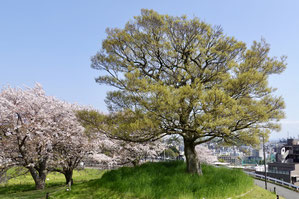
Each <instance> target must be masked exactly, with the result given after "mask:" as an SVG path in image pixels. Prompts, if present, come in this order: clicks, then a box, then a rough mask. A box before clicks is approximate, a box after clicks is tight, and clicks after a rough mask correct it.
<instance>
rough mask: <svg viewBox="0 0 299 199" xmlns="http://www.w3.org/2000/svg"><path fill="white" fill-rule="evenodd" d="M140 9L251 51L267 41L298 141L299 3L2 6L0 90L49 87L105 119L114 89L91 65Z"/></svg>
mask: <svg viewBox="0 0 299 199" xmlns="http://www.w3.org/2000/svg"><path fill="white" fill-rule="evenodd" d="M141 8H148V9H154V10H156V11H158V12H159V13H162V14H169V15H178V16H180V15H183V14H186V15H187V16H189V17H193V16H196V17H199V18H200V19H202V20H204V21H205V22H207V23H210V24H213V25H221V26H222V27H223V28H224V32H225V33H226V34H227V35H229V36H235V37H236V38H237V39H238V40H241V41H244V42H246V43H247V44H248V46H249V45H250V44H251V43H252V41H253V40H260V39H261V37H264V38H265V39H266V41H267V42H268V43H270V45H271V53H270V54H271V56H278V57H279V56H281V55H287V56H288V59H287V63H288V67H287V70H286V71H285V72H284V73H283V74H281V75H279V76H273V77H271V79H270V85H271V86H273V87H276V88H278V91H277V92H276V94H277V95H282V96H283V98H284V99H285V102H286V110H285V111H286V116H287V117H286V119H285V120H283V121H282V131H281V132H279V133H272V135H271V138H273V139H274V138H280V137H286V136H287V135H289V136H295V137H297V136H298V135H299V114H298V113H299V112H298V110H299V106H298V102H299V77H298V74H299V67H298V64H299V12H298V8H299V1H297V0H285V1H281V0H262V1H261V0H250V1H240V0H226V1H223V0H209V1H202V0H197V1H196V0H193V1H192V0H184V1H182V0H180V1H178V0H160V1H157V0H151V1H145V0H144V1H142V0H139V1H138V0H135V1H133V0H126V1H121V0H110V1H108V0H106V1H100V0H97V1H95V0H94V1H92V0H80V1H79V0H63V1H61V0H51V1H40V0H36V1H32V0H26V1H22V0H18V1H17V0H0V87H1V88H2V87H3V86H5V85H11V86H24V85H26V86H33V85H34V83H35V82H39V83H41V84H42V85H43V87H44V89H45V91H46V92H47V94H48V95H53V96H56V97H58V98H60V99H63V100H66V101H69V102H76V103H78V104H82V105H92V106H94V107H95V108H97V109H99V110H101V111H104V112H106V110H107V109H106V105H105V103H104V99H105V96H106V92H107V91H108V90H109V89H110V88H108V87H106V86H101V85H98V84H96V83H95V81H94V78H95V77H96V76H97V75H98V74H99V72H98V71H96V70H93V69H91V68H90V57H91V56H93V55H94V54H95V53H96V52H97V51H98V50H99V49H100V46H101V41H102V40H103V39H104V38H105V37H106V35H105V29H106V28H107V27H120V28H121V27H123V26H124V24H125V23H126V22H127V21H128V20H130V19H132V17H133V16H136V15H139V14H140V9H141Z"/></svg>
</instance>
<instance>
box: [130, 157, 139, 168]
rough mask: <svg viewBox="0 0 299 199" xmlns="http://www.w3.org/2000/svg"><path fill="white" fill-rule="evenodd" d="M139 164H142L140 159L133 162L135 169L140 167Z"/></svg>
mask: <svg viewBox="0 0 299 199" xmlns="http://www.w3.org/2000/svg"><path fill="white" fill-rule="evenodd" d="M139 163H140V158H139V157H138V158H136V159H135V160H133V161H132V164H133V166H134V167H136V166H138V165H139Z"/></svg>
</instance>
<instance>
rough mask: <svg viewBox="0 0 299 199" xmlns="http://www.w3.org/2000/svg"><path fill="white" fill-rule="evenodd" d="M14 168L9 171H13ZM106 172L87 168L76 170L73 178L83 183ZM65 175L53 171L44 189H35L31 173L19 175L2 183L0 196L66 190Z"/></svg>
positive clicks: (29, 195) (32, 195)
mask: <svg viewBox="0 0 299 199" xmlns="http://www.w3.org/2000/svg"><path fill="white" fill-rule="evenodd" d="M13 172H14V169H11V170H9V171H8V173H13ZM103 173H104V172H103V171H100V170H96V169H85V170H79V171H74V174H73V178H74V183H75V184H81V183H84V182H87V181H90V180H93V179H99V178H100V177H101V176H102V174H103ZM65 189H66V187H65V178H64V175H62V174H60V173H57V172H53V173H50V174H48V175H47V180H46V188H45V189H44V190H35V185H34V181H33V179H32V177H31V175H30V174H27V175H23V176H19V177H17V178H13V179H11V180H9V181H8V183H6V184H0V198H1V199H10V198H22V199H23V198H24V199H27V198H28V199H31V198H44V197H45V196H46V193H50V195H51V194H53V193H55V192H57V191H61V190H63V191H64V190H65Z"/></svg>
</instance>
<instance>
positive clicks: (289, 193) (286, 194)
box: [254, 179, 299, 199]
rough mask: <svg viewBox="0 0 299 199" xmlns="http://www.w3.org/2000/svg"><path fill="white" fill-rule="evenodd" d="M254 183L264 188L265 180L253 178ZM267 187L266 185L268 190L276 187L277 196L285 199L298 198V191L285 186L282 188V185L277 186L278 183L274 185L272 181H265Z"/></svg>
mask: <svg viewBox="0 0 299 199" xmlns="http://www.w3.org/2000/svg"><path fill="white" fill-rule="evenodd" d="M254 183H255V184H256V185H258V186H260V187H262V188H265V181H261V180H256V179H255V180H254ZM267 187H268V190H269V191H272V192H273V190H274V187H276V193H277V194H278V195H279V196H282V197H284V198H286V199H299V193H298V192H295V191H291V190H289V189H287V188H284V187H281V186H278V185H275V184H272V183H269V182H268V183H267Z"/></svg>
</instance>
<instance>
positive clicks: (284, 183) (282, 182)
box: [244, 171, 299, 191]
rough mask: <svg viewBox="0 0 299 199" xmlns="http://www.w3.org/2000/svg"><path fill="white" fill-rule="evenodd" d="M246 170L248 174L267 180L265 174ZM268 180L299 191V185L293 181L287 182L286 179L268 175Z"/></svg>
mask: <svg viewBox="0 0 299 199" xmlns="http://www.w3.org/2000/svg"><path fill="white" fill-rule="evenodd" d="M244 172H245V173H247V174H248V175H251V176H253V177H256V178H259V179H262V180H265V176H264V175H260V174H257V173H254V172H247V171H244ZM267 180H268V181H269V182H274V183H276V184H279V185H283V186H287V187H289V188H291V189H295V190H297V191H299V186H296V185H293V184H291V183H288V182H285V181H282V180H278V179H276V178H271V177H268V176H267Z"/></svg>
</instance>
